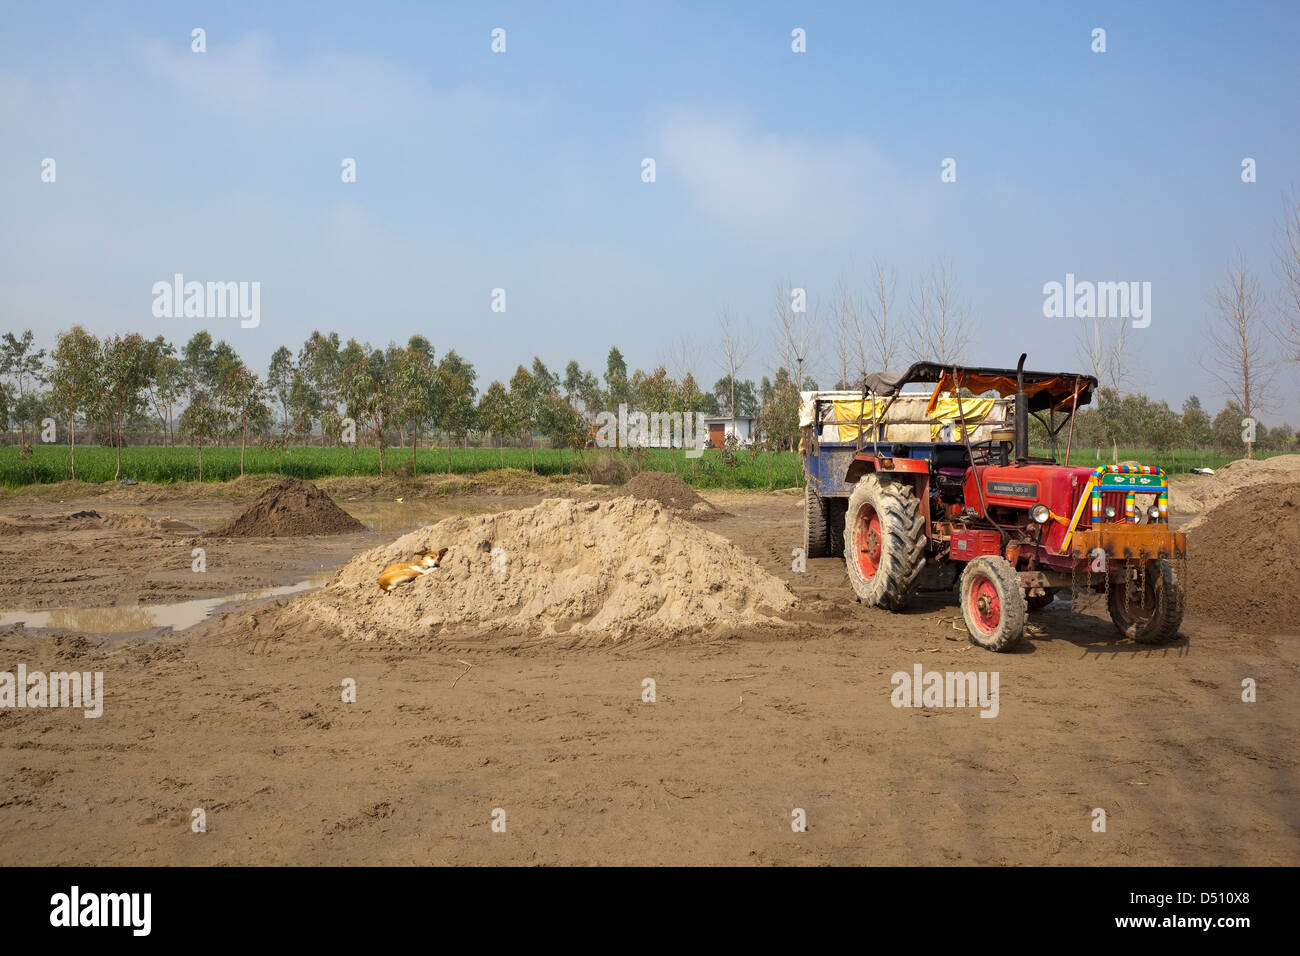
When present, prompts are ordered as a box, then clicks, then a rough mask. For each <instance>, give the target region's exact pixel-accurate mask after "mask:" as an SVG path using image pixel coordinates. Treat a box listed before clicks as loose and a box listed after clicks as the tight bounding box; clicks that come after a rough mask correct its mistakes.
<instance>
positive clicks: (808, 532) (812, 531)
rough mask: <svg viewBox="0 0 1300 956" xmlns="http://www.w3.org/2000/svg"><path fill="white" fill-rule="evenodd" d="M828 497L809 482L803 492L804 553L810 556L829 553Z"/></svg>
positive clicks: (815, 556) (821, 556)
mask: <svg viewBox="0 0 1300 956" xmlns="http://www.w3.org/2000/svg"><path fill="white" fill-rule="evenodd" d="M827 538H828V535H827V533H826V499H825V498H823V497H822V496H821V495H819V494H817V491H816V489H815V488H813V486H812V484H811V483H809V484H807V485H805V486H804V493H803V553H804V556H805V557H809V558H824V557H826V555H827Z"/></svg>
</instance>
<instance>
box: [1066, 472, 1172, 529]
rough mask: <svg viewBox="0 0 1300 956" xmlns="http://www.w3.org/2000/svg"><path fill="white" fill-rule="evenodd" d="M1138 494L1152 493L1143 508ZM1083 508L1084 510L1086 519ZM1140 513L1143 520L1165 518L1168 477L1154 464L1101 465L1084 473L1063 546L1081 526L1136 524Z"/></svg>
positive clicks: (1140, 518) (1143, 495) (1156, 521)
mask: <svg viewBox="0 0 1300 956" xmlns="http://www.w3.org/2000/svg"><path fill="white" fill-rule="evenodd" d="M1139 495H1141V496H1142V497H1144V498H1147V497H1148V496H1151V497H1154V498H1155V501H1154V502H1153V503H1151V504H1149V505H1147V506H1146V508H1145V510H1143V509H1142V508H1141V507H1140V506H1139V503H1138V496H1139ZM1085 510H1087V511H1088V518H1087V520H1086V521H1085V520H1084V511H1085ZM1144 517H1145V518H1146V523H1147V524H1157V523H1159V524H1165V523H1167V522H1168V521H1169V481H1168V479H1167V478H1166V477H1165V473H1164V470H1163V469H1161V468H1158V467H1156V466H1155V465H1103V466H1102V467H1100V468H1098V469H1097V470H1096V471H1094V472H1093V473H1092V474H1091V475H1090V476H1089V477H1088V481H1087V482H1086V483H1085V485H1084V487H1083V489H1082V490H1081V491H1080V492H1079V496H1078V504H1077V505H1076V507H1075V509H1074V514H1073V516H1072V517H1071V520H1070V527H1069V533H1068V534H1067V535H1066V536H1065V541H1064V547H1066V548H1068V547H1069V546H1070V541H1071V539H1072V538H1073V537H1074V534H1075V532H1076V531H1078V530H1079V529H1080V528H1081V527H1082V528H1088V527H1091V528H1099V527H1101V526H1102V525H1105V524H1113V523H1116V522H1123V523H1126V524H1138V523H1140V522H1141V521H1142V519H1143V518H1144Z"/></svg>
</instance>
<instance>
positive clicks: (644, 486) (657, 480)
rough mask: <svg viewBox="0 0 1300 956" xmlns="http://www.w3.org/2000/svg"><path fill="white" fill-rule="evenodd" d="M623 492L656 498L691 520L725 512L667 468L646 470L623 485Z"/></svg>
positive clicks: (711, 516) (703, 519)
mask: <svg viewBox="0 0 1300 956" xmlns="http://www.w3.org/2000/svg"><path fill="white" fill-rule="evenodd" d="M622 493H623V494H625V495H630V496H631V497H633V498H637V499H639V500H641V501H653V502H655V503H656V504H658V505H660V506H661V507H663V508H667V509H668V510H669V511H671V512H672V513H673V514H676V515H680V516H681V517H683V518H690V519H691V520H692V521H711V520H712V519H714V518H721V517H724V516H725V515H726V512H725V511H720V510H719V509H717V508H715V507H713V505H711V504H709V503H708V502H707V501H705V500H704V499H703V498H701V497H700V496H699V495H698V494H696V493H695V489H694V488H692V487H691V486H690V485H688V484H687V483H686V482H684V481H682V480H681V478H679V477H677V476H676V475H674V474H673V473H672V472H668V471H643V472H641V473H640V474H639V475H637V476H635V477H634V478H633V479H632V480H631V481H629V482H628V483H627V484H625V485H624V486H623V492H622Z"/></svg>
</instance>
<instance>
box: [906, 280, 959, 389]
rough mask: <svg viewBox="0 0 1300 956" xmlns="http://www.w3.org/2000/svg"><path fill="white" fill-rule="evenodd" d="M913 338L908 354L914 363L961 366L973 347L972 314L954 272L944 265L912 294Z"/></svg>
mask: <svg viewBox="0 0 1300 956" xmlns="http://www.w3.org/2000/svg"><path fill="white" fill-rule="evenodd" d="M912 322H913V326H912V330H911V331H912V333H913V334H912V337H911V342H910V344H909V347H908V351H909V353H910V354H911V356H912V359H913V360H914V361H918V362H919V361H925V360H927V359H933V360H935V361H937V362H940V363H943V364H945V365H948V364H958V363H960V362H961V361H962V360H963V358H965V355H966V350H967V349H968V348H969V347H970V325H969V322H970V315H969V312H968V310H967V307H966V304H965V303H964V302H962V301H961V300H960V299H959V297H958V293H957V290H956V286H955V282H954V280H953V277H952V270H951V268H950V267H949V265H948V264H947V263H945V262H940V263H939V264H938V265H937V266H935V267H934V268H933V269H932V270H930V273H929V275H925V276H922V277H921V280H920V281H919V282H918V283H917V285H916V291H915V292H914V293H913V294H912Z"/></svg>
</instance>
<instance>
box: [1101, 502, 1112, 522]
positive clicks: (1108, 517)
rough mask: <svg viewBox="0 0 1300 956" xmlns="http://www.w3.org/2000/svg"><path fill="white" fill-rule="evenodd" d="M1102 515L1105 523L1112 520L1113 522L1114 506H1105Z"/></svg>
mask: <svg viewBox="0 0 1300 956" xmlns="http://www.w3.org/2000/svg"><path fill="white" fill-rule="evenodd" d="M1102 513H1103V514H1104V515H1105V516H1106V520H1107V521H1114V520H1115V506H1114V505H1107V506H1106V510H1105V511H1104V512H1102Z"/></svg>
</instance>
